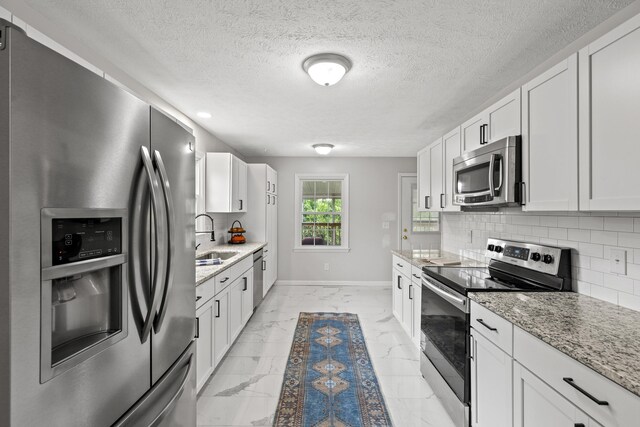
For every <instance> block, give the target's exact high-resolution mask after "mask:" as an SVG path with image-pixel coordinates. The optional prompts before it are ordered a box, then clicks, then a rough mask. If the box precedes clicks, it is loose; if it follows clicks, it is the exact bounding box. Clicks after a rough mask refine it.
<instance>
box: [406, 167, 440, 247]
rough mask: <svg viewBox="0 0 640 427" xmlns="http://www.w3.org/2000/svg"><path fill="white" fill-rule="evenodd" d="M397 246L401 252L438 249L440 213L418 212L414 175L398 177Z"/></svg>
mask: <svg viewBox="0 0 640 427" xmlns="http://www.w3.org/2000/svg"><path fill="white" fill-rule="evenodd" d="M398 195H399V197H398V218H399V221H398V225H399V230H398V244H397V247H398V248H399V249H401V250H435V249H440V213H439V212H419V211H418V180H417V175H416V174H415V173H401V174H399V176H398Z"/></svg>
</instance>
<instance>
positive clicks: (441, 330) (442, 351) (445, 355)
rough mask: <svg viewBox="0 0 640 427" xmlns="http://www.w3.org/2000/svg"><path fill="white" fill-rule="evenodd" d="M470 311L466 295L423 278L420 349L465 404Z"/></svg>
mask: <svg viewBox="0 0 640 427" xmlns="http://www.w3.org/2000/svg"><path fill="white" fill-rule="evenodd" d="M468 311H469V310H468V303H467V298H466V297H465V296H464V295H461V294H459V293H457V292H455V291H453V290H452V289H451V288H449V287H447V286H446V285H443V284H441V283H440V282H437V281H435V280H433V279H432V278H430V277H427V276H425V275H423V276H422V313H421V320H420V328H421V334H420V335H421V336H420V346H421V349H422V352H423V353H424V354H425V356H426V357H427V358H428V359H429V360H430V361H431V363H432V364H433V366H434V367H435V368H436V369H437V370H438V372H439V373H440V375H441V376H442V378H443V379H444V380H445V381H446V382H447V384H448V385H449V387H451V390H453V392H454V393H455V394H456V396H457V397H458V399H460V401H461V402H463V403H468V402H469V384H468V381H467V379H468V378H469V372H470V371H469V369H470V365H469V359H468V357H467V352H468V343H469V338H468V331H469V327H468V322H469V315H468Z"/></svg>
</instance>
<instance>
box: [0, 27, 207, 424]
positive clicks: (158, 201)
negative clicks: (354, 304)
mask: <svg viewBox="0 0 640 427" xmlns="http://www.w3.org/2000/svg"><path fill="white" fill-rule="evenodd" d="M193 141H194V138H193V136H192V135H191V134H190V133H189V132H187V131H186V130H184V129H183V128H182V127H181V126H180V125H179V124H178V123H176V122H175V121H174V120H172V119H170V118H169V117H167V116H165V115H163V114H162V113H160V112H159V111H157V110H155V109H154V108H152V107H150V106H149V105H148V104H146V103H144V102H142V101H141V100H140V99H138V98H136V97H135V96H133V95H131V94H130V93H128V92H126V91H124V90H122V89H120V88H118V87H116V86H115V85H113V84H111V83H109V82H107V81H106V80H105V79H103V78H101V77H100V76H98V75H96V74H94V73H92V72H90V71H87V70H86V69H84V68H82V67H81V66H79V65H77V64H75V63H74V62H72V61H70V60H68V59H66V58H64V57H63V56H61V55H59V54H57V53H55V52H54V51H52V50H50V49H48V48H46V47H45V46H43V45H41V44H39V43H37V42H35V41H33V40H31V39H30V38H29V37H27V36H26V35H25V34H24V33H23V32H22V31H21V30H19V29H17V28H14V27H12V26H11V24H9V23H8V22H6V21H1V20H0V150H1V152H0V219H1V220H0V240H1V241H2V245H0V425H2V426H5V425H11V426H36V425H38V426H41V425H48V426H110V425H132V426H133V425H135V426H147V425H163V426H195V424H196V421H195V416H196V407H195V405H196V403H195V399H196V396H195V351H194V347H195V344H194V340H193V339H194V333H195V328H194V326H195V286H194V284H195V277H194V276H195V268H194V255H195V254H194V244H195V242H194V211H195V209H194V206H195V177H194V170H195V166H194V165H195V155H194V152H193V151H192V150H193V146H194V144H193Z"/></svg>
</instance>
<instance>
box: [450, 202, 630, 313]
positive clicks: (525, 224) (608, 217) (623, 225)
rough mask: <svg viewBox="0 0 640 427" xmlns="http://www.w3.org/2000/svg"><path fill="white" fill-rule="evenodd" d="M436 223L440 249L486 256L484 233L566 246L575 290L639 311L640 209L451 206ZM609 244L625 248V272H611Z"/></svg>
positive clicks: (478, 256) (485, 237)
mask: <svg viewBox="0 0 640 427" xmlns="http://www.w3.org/2000/svg"><path fill="white" fill-rule="evenodd" d="M441 229H442V248H443V249H444V250H446V251H449V252H454V253H459V254H461V255H464V256H466V257H468V258H472V259H476V260H480V261H485V262H486V261H488V259H486V258H485V247H486V242H487V238H489V237H496V238H502V239H511V240H521V241H527V242H532V243H541V244H547V245H551V246H562V247H570V248H572V251H571V252H572V257H571V261H572V268H573V289H574V290H575V291H577V292H579V293H581V294H585V295H590V296H592V297H594V298H598V299H601V300H604V301H608V302H611V303H614V304H618V305H621V306H624V307H627V308H631V309H633V310H638V311H640V212H633V213H626V212H607V213H593V212H589V213H587V212H552V213H547V212H544V213H540V212H538V213H528V212H521V211H520V210H516V209H502V210H500V211H499V212H491V213H485V212H482V213H470V212H464V213H463V212H460V213H457V212H453V213H444V214H442V215H441ZM469 234H471V239H469V237H470V236H469ZM469 240H471V243H469ZM612 248H613V249H616V248H619V249H624V250H625V251H626V255H627V274H626V275H619V274H615V273H612V272H611V268H610V262H609V255H610V251H611V249H612Z"/></svg>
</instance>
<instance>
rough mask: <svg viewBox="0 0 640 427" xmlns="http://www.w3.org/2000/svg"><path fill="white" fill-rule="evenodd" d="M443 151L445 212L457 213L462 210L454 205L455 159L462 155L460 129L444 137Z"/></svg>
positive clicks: (443, 201) (443, 202)
mask: <svg viewBox="0 0 640 427" xmlns="http://www.w3.org/2000/svg"><path fill="white" fill-rule="evenodd" d="M442 149H443V150H444V153H443V155H442V157H443V158H444V165H443V167H442V169H443V171H444V178H443V187H442V192H443V193H444V196H443V197H442V199H443V200H442V204H443V206H444V207H443V209H442V210H443V211H445V212H455V211H459V210H460V206H456V205H454V204H453V159H455V158H456V157H458V156H459V155H460V128H459V127H457V128H455V129H454V130H452V131H451V132H449V133H448V134H446V135H445V136H443V137H442Z"/></svg>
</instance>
